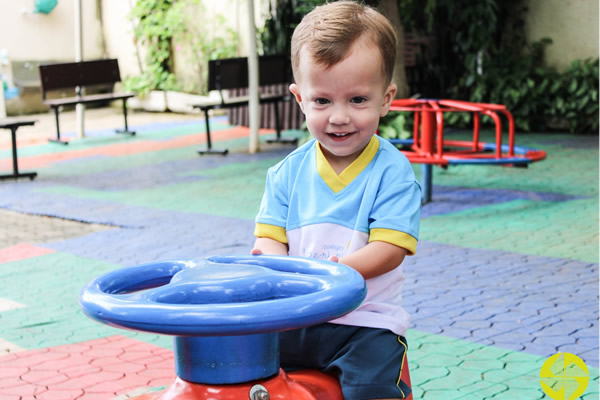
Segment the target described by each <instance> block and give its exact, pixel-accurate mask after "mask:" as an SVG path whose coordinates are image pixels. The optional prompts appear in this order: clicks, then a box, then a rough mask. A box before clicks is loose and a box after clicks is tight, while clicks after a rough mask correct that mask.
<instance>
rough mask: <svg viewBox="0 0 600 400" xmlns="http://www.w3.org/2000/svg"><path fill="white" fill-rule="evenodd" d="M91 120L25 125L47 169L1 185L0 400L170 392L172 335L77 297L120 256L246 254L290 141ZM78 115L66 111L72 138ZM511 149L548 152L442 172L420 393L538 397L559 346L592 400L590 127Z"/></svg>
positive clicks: (428, 253)
mask: <svg viewBox="0 0 600 400" xmlns="http://www.w3.org/2000/svg"><path fill="white" fill-rule="evenodd" d="M86 115H87V117H86V121H88V122H87V129H88V130H89V134H88V136H87V137H86V138H85V139H83V140H73V141H72V142H71V144H69V145H68V146H62V145H57V144H49V143H46V138H48V137H53V136H54V130H53V122H52V120H51V118H49V117H50V116H49V115H44V116H39V117H38V118H39V120H40V122H39V123H38V124H37V125H36V126H35V127H29V128H28V127H24V128H22V129H21V130H20V131H19V137H20V138H21V139H20V141H19V166H20V169H21V170H22V171H29V170H35V171H37V172H38V174H39V175H38V177H37V178H36V179H35V180H34V181H29V180H23V181H18V182H14V181H5V182H1V183H0V220H1V221H2V224H1V225H0V277H1V279H2V280H1V282H2V285H1V286H0V351H2V353H0V400H31V399H57V400H66V399H85V400H90V399H125V398H128V397H131V396H134V395H136V394H140V393H143V392H144V391H146V390H149V389H150V390H155V389H159V388H162V387H164V386H165V385H168V384H169V382H170V381H171V379H172V377H173V374H174V372H173V367H172V353H171V351H170V348H171V339H170V338H166V337H160V336H155V335H148V334H138V333H134V332H126V331H122V330H118V329H114V328H111V327H107V326H103V325H100V324H97V323H95V322H93V321H91V320H89V319H88V318H86V317H85V316H84V315H83V314H82V313H81V311H80V310H79V306H78V302H77V296H78V293H79V290H80V289H81V288H82V287H83V286H84V285H85V284H86V283H87V282H88V281H89V280H91V279H92V278H94V277H96V276H98V275H99V274H101V273H103V272H106V271H110V270H113V269H115V268H119V267H122V266H128V265H133V264H138V263H144V262H149V261H153V260H160V259H169V258H197V257H201V256H204V255H209V254H244V253H247V252H248V251H249V249H250V248H251V245H252V242H253V238H252V228H253V222H252V220H253V218H254V215H255V213H256V211H257V208H258V204H259V201H260V197H261V195H262V189H263V185H264V176H265V172H266V169H267V168H268V167H269V166H270V165H273V164H274V163H275V162H276V161H278V160H279V159H281V158H282V157H284V156H285V154H286V153H287V152H289V150H290V147H288V146H283V145H270V146H267V145H264V146H263V148H264V151H263V152H261V153H259V154H257V155H249V154H247V153H246V152H245V149H246V147H247V130H246V129H245V128H239V127H232V126H229V125H227V124H226V122H225V121H224V120H223V119H217V120H216V121H215V122H214V125H213V126H214V129H215V133H214V139H215V141H217V142H216V143H215V146H218V147H228V148H230V149H231V150H232V153H230V154H229V155H228V156H226V157H222V156H203V157H201V156H198V155H197V154H196V152H195V149H196V148H197V147H201V146H203V145H204V134H203V129H204V126H203V121H201V120H200V119H199V118H198V117H196V116H189V115H187V116H183V115H176V114H145V113H133V114H132V115H131V124H130V125H131V126H133V127H134V128H135V129H136V130H137V131H138V135H136V136H135V137H129V136H122V135H115V134H113V133H112V132H111V130H110V128H111V127H119V126H120V125H121V124H122V120H121V117H120V114H119V113H118V112H115V111H113V110H108V109H105V110H90V111H88V113H87V114H86ZM73 121H74V116H73V114H72V113H65V114H64V115H61V122H62V123H63V127H64V131H65V132H66V133H65V135H64V136H65V137H68V136H73V134H69V132H72V131H73V130H74V122H73ZM6 133H7V132H6ZM264 133H266V134H271V133H272V132H264ZM287 134H288V135H295V134H297V132H288V133H287ZM0 135H2V136H4V137H2V136H0V138H2V140H1V141H0V171H4V170H10V168H11V163H10V151H9V150H8V149H9V141H8V140H7V137H8V135H7V134H6V135H5V134H2V133H1V132H0ZM265 137H266V136H265ZM517 144H519V145H524V146H531V147H536V148H541V149H544V150H546V151H547V152H548V158H547V160H545V161H543V162H541V163H538V164H535V165H532V166H531V167H530V168H527V169H510V168H503V167H487V166H460V167H452V168H449V169H448V170H436V171H435V175H434V188H433V202H432V203H430V204H427V205H425V206H424V208H423V220H422V225H421V240H420V242H419V247H418V253H417V255H416V256H415V257H411V258H409V259H408V260H407V261H406V265H405V271H406V275H407V279H406V283H405V291H404V301H405V304H406V308H407V309H408V311H409V312H410V313H411V314H412V322H413V325H412V328H411V329H410V330H409V332H408V334H407V338H408V340H409V360H410V368H411V376H412V381H413V390H414V393H415V399H427V400H429V399H433V400H437V399H464V400H476V399H524V400H529V399H541V398H545V397H544V396H545V395H544V394H543V392H542V390H541V388H540V383H539V371H540V368H541V366H542V364H543V362H544V361H545V359H546V358H547V357H549V356H551V355H553V354H555V353H557V352H569V353H573V354H576V355H578V356H579V357H581V358H582V359H583V360H584V361H585V363H586V364H587V367H588V368H589V376H590V383H589V386H588V389H587V391H586V392H585V394H584V395H583V397H582V398H583V399H585V400H592V399H598V393H599V390H598V328H599V324H598V289H599V286H598V194H599V192H598V180H599V179H598V178H599V177H598V137H597V136H594V137H582V136H572V135H567V134H529V135H523V136H520V137H518V138H517ZM416 170H417V172H418V171H419V167H418V166H417V167H416Z"/></svg>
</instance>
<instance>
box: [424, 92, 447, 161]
mask: <svg viewBox="0 0 600 400" xmlns="http://www.w3.org/2000/svg"><path fill="white" fill-rule="evenodd" d="M428 104H429V106H430V107H431V108H432V109H434V110H435V122H436V145H437V154H436V155H437V157H438V158H442V157H443V156H444V113H443V112H442V111H441V108H440V106H439V105H438V103H437V101H434V100H432V101H429V102H428Z"/></svg>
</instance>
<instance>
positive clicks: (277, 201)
mask: <svg viewBox="0 0 600 400" xmlns="http://www.w3.org/2000/svg"><path fill="white" fill-rule="evenodd" d="M284 170H285V168H283V167H282V166H281V165H280V164H278V165H276V166H274V167H272V168H270V169H269V171H268V172H267V179H266V183H265V192H264V194H263V198H262V201H261V204H260V209H259V211H258V215H257V216H256V224H257V228H256V229H255V235H257V236H258V235H261V233H260V232H271V231H273V232H274V231H279V234H278V235H277V237H273V239H275V240H278V241H281V240H280V239H281V231H280V230H278V229H274V228H277V227H278V228H281V229H283V231H284V232H285V227H286V221H287V214H288V204H289V199H288V197H289V196H288V191H287V187H288V184H287V179H286V174H285V171H284ZM265 226H271V227H272V228H269V229H267V230H265V229H263V228H264V227H265ZM268 237H271V236H270V235H268Z"/></svg>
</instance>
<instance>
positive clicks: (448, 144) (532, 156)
mask: <svg viewBox="0 0 600 400" xmlns="http://www.w3.org/2000/svg"><path fill="white" fill-rule="evenodd" d="M390 111H409V112H410V111H412V112H413V113H414V129H413V138H412V139H392V140H391V142H392V143H394V144H395V145H396V146H397V147H399V148H400V151H401V152H402V153H404V154H405V155H406V157H407V158H408V159H409V161H410V162H412V163H417V164H423V165H422V176H421V183H422V185H423V203H427V202H429V201H431V187H432V166H433V165H437V166H439V167H442V168H447V167H448V166H451V165H461V164H476V165H488V164H491V165H502V166H511V167H527V166H528V165H529V164H530V163H532V162H535V161H541V160H543V159H544V158H546V152H545V151H543V150H537V149H531V148H527V147H521V146H515V122H514V118H513V116H512V114H511V113H510V111H508V110H507V109H506V107H505V106H504V105H500V104H487V103H472V102H466V101H458V100H442V99H399V100H394V101H393V102H392V106H391V107H390ZM446 112H470V113H472V114H473V138H472V140H470V141H469V140H445V139H444V113H446ZM499 114H503V115H504V116H505V117H506V118H507V119H508V144H505V145H503V144H502V122H501V120H500V115H499ZM481 115H487V116H489V117H491V118H492V120H493V122H494V125H495V131H496V143H484V142H480V126H481V123H480V120H481Z"/></svg>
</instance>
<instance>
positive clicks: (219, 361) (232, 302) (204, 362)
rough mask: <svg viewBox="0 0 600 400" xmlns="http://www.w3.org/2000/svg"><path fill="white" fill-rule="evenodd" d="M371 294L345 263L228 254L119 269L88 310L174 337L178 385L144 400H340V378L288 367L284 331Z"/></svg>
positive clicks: (95, 290) (84, 298) (91, 291)
mask: <svg viewBox="0 0 600 400" xmlns="http://www.w3.org/2000/svg"><path fill="white" fill-rule="evenodd" d="M365 295H366V286H365V282H364V280H363V279H362V277H361V276H360V274H359V273H358V272H356V271H355V270H353V269H352V268H350V267H347V266H345V265H342V264H337V263H332V262H328V261H317V260H313V259H307V258H299V257H277V256H236V257H234V256H228V257H210V258H208V259H206V260H201V261H165V262H157V263H151V264H145V265H140V266H135V267H129V268H123V269H119V270H115V271H113V272H109V273H107V274H105V275H102V276H100V277H99V278H97V279H95V280H93V281H92V282H90V283H89V284H88V285H87V286H86V287H85V288H84V289H83V290H82V291H81V295H80V304H81V307H82V308H83V311H84V313H85V314H86V315H87V316H89V317H91V318H93V319H95V320H97V321H99V322H102V323H105V324H108V325H112V326H115V327H119V328H124V329H131V330H136V331H143V332H153V333H159V334H166V335H173V336H174V337H175V338H174V341H173V343H174V356H175V372H176V375H177V378H176V379H175V381H174V382H173V384H172V385H171V386H170V387H168V388H167V389H166V390H164V391H162V392H154V393H148V394H145V395H142V396H138V397H136V399H137V400H200V399H212V400H242V399H250V400H266V399H271V400H273V399H287V400H290V399H293V400H317V399H318V400H340V399H343V397H342V393H341V389H340V386H339V382H338V381H337V379H336V378H335V377H333V376H330V375H327V374H324V373H321V372H318V371H312V370H306V371H296V372H290V373H286V372H284V371H283V370H282V369H280V367H279V333H278V332H279V331H283V330H287V329H292V328H298V327H302V326H309V325H313V324H317V323H321V322H325V321H328V320H331V319H334V318H337V317H340V316H342V315H344V314H346V313H348V312H350V311H352V310H353V309H354V308H356V307H358V305H359V304H360V303H361V301H362V300H363V299H364V297H365ZM404 370H405V371H403V373H405V375H403V379H404V380H405V381H406V380H407V379H409V378H408V368H404ZM407 383H408V382H407Z"/></svg>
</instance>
